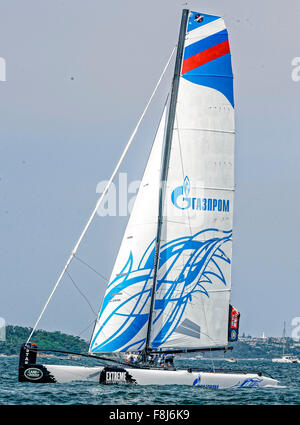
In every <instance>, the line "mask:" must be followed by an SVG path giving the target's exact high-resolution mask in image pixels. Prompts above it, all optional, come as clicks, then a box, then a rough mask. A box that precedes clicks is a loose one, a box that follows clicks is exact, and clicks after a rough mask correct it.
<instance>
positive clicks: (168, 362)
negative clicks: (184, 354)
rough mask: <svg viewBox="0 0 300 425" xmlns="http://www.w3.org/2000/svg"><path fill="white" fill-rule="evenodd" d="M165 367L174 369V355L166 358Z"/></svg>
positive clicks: (168, 355)
mask: <svg viewBox="0 0 300 425" xmlns="http://www.w3.org/2000/svg"><path fill="white" fill-rule="evenodd" d="M165 365H166V366H167V367H174V356H173V354H167V355H166V357H165Z"/></svg>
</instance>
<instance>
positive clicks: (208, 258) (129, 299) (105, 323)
mask: <svg viewBox="0 0 300 425" xmlns="http://www.w3.org/2000/svg"><path fill="white" fill-rule="evenodd" d="M231 237H232V232H231V231H221V230H218V229H206V230H203V231H201V232H198V233H196V234H195V235H193V236H185V237H181V238H177V239H174V240H172V241H169V242H167V243H165V244H162V245H161V248H160V260H159V270H158V279H157V287H156V299H155V311H154V313H155V314H154V320H153V325H155V323H156V322H157V323H160V322H161V326H160V329H159V331H158V332H156V334H154V335H153V339H152V343H151V345H152V347H159V346H160V345H162V344H163V343H164V342H166V341H167V340H168V338H169V337H170V336H171V335H172V334H173V332H174V331H176V328H178V326H179V325H180V322H181V320H182V318H183V315H184V312H185V310H186V307H187V306H188V304H189V303H191V302H192V301H193V296H194V295H195V294H196V293H201V294H203V296H205V297H208V298H209V291H208V288H209V287H211V286H212V285H213V284H216V283H217V282H218V283H221V284H222V285H223V286H226V280H225V277H224V273H223V272H222V268H223V267H222V266H224V264H225V263H226V264H227V265H228V264H230V262H231V260H230V258H229V256H228V255H227V254H226V250H225V249H224V247H223V245H224V244H225V243H227V242H230V243H231ZM154 252H155V240H153V241H152V242H151V244H150V245H149V246H148V248H147V249H146V251H145V252H144V254H143V256H142V258H141V260H140V262H139V264H138V267H136V268H133V255H132V253H130V255H129V258H128V260H127V262H126V264H125V266H124V268H123V270H121V272H120V273H119V274H118V275H117V276H116V277H115V279H114V280H113V281H112V282H111V283H110V284H109V285H108V288H107V291H106V295H105V297H104V300H103V304H102V308H101V311H100V314H99V318H98V321H99V322H98V325H99V328H98V330H97V332H96V333H95V335H94V338H93V340H92V342H91V348H90V351H91V352H94V353H96V352H112V351H135V350H140V349H142V348H143V347H144V344H145V335H146V329H147V322H148V316H149V307H150V298H151V291H152V284H153V282H152V280H153V265H154ZM126 291H128V292H126ZM129 292H130V293H129ZM153 327H154V328H156V327H155V326H153ZM100 334H101V335H100Z"/></svg>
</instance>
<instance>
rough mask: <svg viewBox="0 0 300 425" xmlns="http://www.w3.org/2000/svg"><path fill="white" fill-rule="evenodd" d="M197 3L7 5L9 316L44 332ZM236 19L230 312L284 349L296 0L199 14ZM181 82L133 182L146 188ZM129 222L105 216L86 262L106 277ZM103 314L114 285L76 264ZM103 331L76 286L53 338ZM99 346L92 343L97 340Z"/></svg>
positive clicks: (293, 290)
mask: <svg viewBox="0 0 300 425" xmlns="http://www.w3.org/2000/svg"><path fill="white" fill-rule="evenodd" d="M183 3H184V1H183V0H181V1H175V0H163V1H162V0H160V1H157V0H152V1H151V2H149V1H143V0H139V1H133V0H123V1H109V2H104V1H101V0H98V1H96V0H84V1H83V0H81V1H79V0H64V1H63V0H62V1H59V0H51V1H50V0H48V1H47V0H44V1H42V2H41V1H39V0H36V1H33V0H26V1H25V0H23V1H21V0H19V1H16V0H15V1H13V0H11V1H9V2H7V1H4V0H0V10H1V14H0V57H2V58H4V59H5V61H6V67H7V69H6V73H7V81H6V82H1V81H0V93H1V101H0V108H1V109H0V258H1V268H0V285H1V293H0V316H2V317H4V318H5V319H6V321H7V323H9V324H18V325H24V326H32V325H33V324H34V322H35V320H36V318H37V316H38V314H39V313H40V311H41V309H42V307H43V304H44V302H45V301H46V298H47V297H48V295H49V293H50V291H51V289H52V287H53V285H54V283H55V281H56V279H57V277H58V275H59V273H60V271H61V269H62V267H63V265H64V262H65V261H66V259H67V257H68V255H69V253H70V251H71V249H72V248H73V246H74V244H75V242H76V239H77V238H78V236H79V234H80V232H81V230H82V228H83V226H84V224H85V222H86V221H87V219H88V217H89V214H90V212H91V210H92V209H93V207H94V205H95V203H96V201H97V197H98V195H97V194H96V186H97V183H98V182H100V181H102V180H104V179H107V178H108V177H109V176H110V174H111V172H112V171H113V168H114V167H115V165H116V163H117V161H118V159H119V156H120V154H121V151H122V149H123V147H124V146H125V144H126V142H127V140H128V138H129V136H130V134H131V131H132V130H133V128H134V126H135V124H136V122H137V120H138V118H139V115H140V114H141V112H142V110H143V108H144V106H145V104H146V102H147V100H148V98H149V96H150V94H151V92H152V90H153V87H154V85H155V84H156V81H157V79H158V77H159V76H160V73H161V71H162V68H163V66H164V65H165V62H166V61H167V58H168V56H169V55H170V52H171V50H172V48H173V47H174V45H175V44H176V43H177V37H178V31H179V24H180V18H181V9H182V7H183V6H182V5H183ZM188 3H189V8H190V9H192V10H199V11H200V12H203V13H209V14H216V15H220V16H223V17H224V18H225V21H226V24H227V27H228V31H229V37H230V44H231V52H232V61H233V71H234V76H235V81H234V87H235V106H236V127H237V137H236V197H235V215H234V235H235V239H234V243H233V283H232V286H233V291H232V302H233V304H234V305H235V306H236V307H238V309H239V310H240V311H241V331H242V332H243V331H244V332H246V333H250V334H252V335H261V334H262V332H264V333H265V334H266V335H281V334H282V329H283V322H284V321H286V322H287V330H288V333H290V331H291V328H290V323H291V320H292V318H293V317H296V316H300V279H299V276H300V254H299V247H298V239H299V232H300V230H299V224H298V220H299V211H300V200H299V175H300V170H299V156H300V144H299V133H300V120H299V109H300V107H299V102H300V81H299V82H295V81H293V80H292V77H291V74H292V66H291V61H292V60H293V58H295V57H300V45H299V38H300V26H299V19H300V3H299V1H298V0H289V1H288V2H279V1H274V0H264V1H261V0H260V1H258V0H255V1H252V2H244V1H240V0H226V1H224V0H223V1H221V0H219V1H217V0H215V1H212V0H209V1H208V0H201V1H189V2H188ZM170 78H171V72H169V73H168V76H167V78H166V79H165V81H164V83H163V84H162V87H161V89H160V91H159V93H158V96H157V97H156V99H155V101H154V103H153V105H152V106H151V109H150V111H149V114H148V115H147V118H146V120H145V122H144V124H143V126H142V128H141V131H140V132H139V134H138V137H137V138H136V140H135V143H134V145H133V146H132V149H131V150H130V152H129V155H128V158H127V159H126V161H125V163H124V165H123V167H122V170H121V171H122V172H128V175H129V177H128V178H129V180H135V179H140V178H141V175H142V172H143V169H144V166H145V161H146V158H147V155H148V153H149V149H150V147H151V143H152V139H153V135H154V133H155V130H156V126H157V122H158V119H159V116H160V113H161V108H162V104H163V101H164V98H165V95H166V93H167V91H168V87H169V84H170ZM126 222H127V218H126V217H110V218H100V217H96V219H95V222H94V224H93V227H92V229H91V231H90V232H89V233H88V237H87V239H86V240H85V241H84V243H83V245H82V248H81V249H80V251H79V253H78V255H79V257H80V258H82V259H83V260H84V261H87V262H88V263H89V264H90V265H91V266H93V267H94V268H95V269H96V270H98V271H99V272H100V273H102V274H103V275H105V276H109V275H110V272H111V269H112V266H113V263H114V260H115V256H116V254H117V251H118V248H119V244H120V241H121V238H122V235H123V231H124V228H125V226H126ZM70 273H71V275H72V277H73V278H74V279H75V282H76V284H77V285H78V286H79V287H80V289H81V290H82V292H84V294H85V295H86V296H87V297H88V298H89V300H90V301H91V303H92V306H93V308H94V309H95V310H98V309H99V305H100V302H101V297H102V295H103V292H104V289H105V285H104V282H103V281H102V280H101V279H100V278H99V277H98V276H97V275H96V274H95V273H93V272H92V271H91V270H90V269H88V268H86V267H85V266H84V265H83V264H81V263H80V262H76V261H74V263H73V264H72V266H71V269H70ZM92 320H93V314H92V312H91V310H90V309H89V306H88V305H87V303H85V301H84V300H83V299H82V297H81V296H80V295H79V294H78V292H77V291H76V289H75V288H74V286H73V285H72V283H71V281H70V280H69V278H68V277H67V276H66V277H65V279H64V281H63V282H62V284H61V286H60V287H59V289H58V291H57V293H56V295H55V297H54V298H53V301H52V302H51V304H50V306H49V309H48V310H47V313H46V314H45V316H44V318H43V320H42V321H41V324H40V326H41V327H42V328H44V329H45V328H46V329H50V330H62V331H66V332H72V333H75V334H79V333H81V332H82V331H83V330H84V329H85V328H86V327H87V326H88V325H89V324H90V323H91V322H92ZM90 332H91V328H90V330H88V331H87V332H85V333H84V334H83V336H84V337H86V338H88V337H89V335H90Z"/></svg>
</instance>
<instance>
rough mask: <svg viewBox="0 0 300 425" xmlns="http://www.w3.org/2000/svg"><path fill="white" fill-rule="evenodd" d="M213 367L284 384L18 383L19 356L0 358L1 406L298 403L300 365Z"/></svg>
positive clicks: (195, 363) (193, 362) (200, 363)
mask: <svg viewBox="0 0 300 425" xmlns="http://www.w3.org/2000/svg"><path fill="white" fill-rule="evenodd" d="M41 360H43V361H40V362H41V363H48V364H49V363H52V364H61V363H62V361H61V360H58V359H41ZM64 363H67V364H75V365H79V364H89V365H91V363H89V359H88V360H87V361H83V362H81V361H80V362H79V361H74V360H68V361H67V360H64ZM93 364H94V363H93ZM214 364H215V367H225V368H231V369H237V368H238V369H248V370H252V371H253V370H262V371H265V372H266V373H268V374H270V375H272V377H273V378H276V379H278V380H279V383H280V386H279V387H278V388H266V389H256V388H243V389H230V390H229V389H228V390H213V389H205V388H199V387H187V386H131V385H128V386H127V385H126V386H117V385H111V386H109V385H107V386H105V385H102V386H101V385H99V384H97V383H71V384H27V383H22V384H21V383H18V382H17V368H18V358H15V357H0V405H21V404H33V405H43V404H50V405H51V404H56V405H62V404H71V405H87V404H91V405H99V404H106V405H112V404H129V405H149V404H157V405H163V404H164V405H166V404H170V405H181V404H202V405H203V404H218V405H220V404H221V405H222V404H227V405H228V404H235V405H237V404H238V405H253V404H260V405H261V404H264V405H270V404H280V405H282V404H285V405H286V404H290V405H292V404H300V364H276V363H272V362H271V361H269V360H264V361H262V360H239V361H238V363H228V362H225V361H224V360H215V361H214ZM176 365H177V366H184V365H185V366H188V365H189V366H191V367H209V366H211V360H199V359H189V360H179V361H177V362H176Z"/></svg>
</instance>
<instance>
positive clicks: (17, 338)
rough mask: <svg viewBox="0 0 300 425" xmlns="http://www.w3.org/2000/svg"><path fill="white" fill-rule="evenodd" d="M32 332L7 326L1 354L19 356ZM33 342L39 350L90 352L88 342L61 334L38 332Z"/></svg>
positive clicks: (23, 328) (29, 329)
mask: <svg viewBox="0 0 300 425" xmlns="http://www.w3.org/2000/svg"><path fill="white" fill-rule="evenodd" d="M30 332H31V328H26V327H22V326H11V325H8V326H6V341H0V354H7V355H11V354H19V351H20V346H21V344H23V343H24V342H26V340H27V338H28V336H29V334H30ZM32 342H35V343H36V344H37V346H38V348H42V349H47V348H48V349H51V350H65V351H74V352H76V353H77V352H78V353H83V352H87V350H88V343H87V342H86V341H84V340H83V339H81V338H79V337H77V336H73V335H67V334H64V333H61V332H49V331H43V330H38V331H36V332H35V333H34V335H33V338H32Z"/></svg>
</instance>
